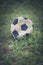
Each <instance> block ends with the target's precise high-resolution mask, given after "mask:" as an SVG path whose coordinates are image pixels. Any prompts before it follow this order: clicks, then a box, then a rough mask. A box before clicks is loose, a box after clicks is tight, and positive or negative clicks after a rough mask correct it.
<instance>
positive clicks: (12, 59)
mask: <svg viewBox="0 0 43 65" xmlns="http://www.w3.org/2000/svg"><path fill="white" fill-rule="evenodd" d="M18 16H23V17H28V18H30V19H31V20H32V22H33V24H34V31H33V33H32V34H30V35H29V36H28V37H26V36H24V38H23V39H20V40H17V39H14V38H13V37H12V35H11V32H10V27H11V23H12V22H13V20H14V19H15V18H16V17H18ZM42 38H43V1H42V0H0V65H43V40H42Z"/></svg>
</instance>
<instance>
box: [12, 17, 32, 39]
mask: <svg viewBox="0 0 43 65" xmlns="http://www.w3.org/2000/svg"><path fill="white" fill-rule="evenodd" d="M32 31H33V23H32V21H31V20H30V19H28V18H24V17H18V18H16V19H15V20H14V21H13V23H11V34H12V35H13V37H14V38H21V37H23V36H24V35H26V34H30V33H32Z"/></svg>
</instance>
